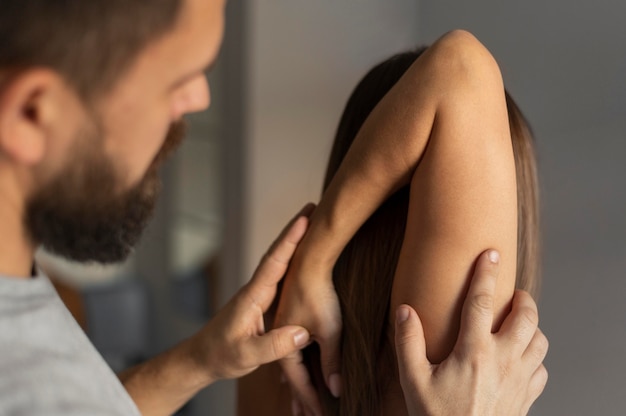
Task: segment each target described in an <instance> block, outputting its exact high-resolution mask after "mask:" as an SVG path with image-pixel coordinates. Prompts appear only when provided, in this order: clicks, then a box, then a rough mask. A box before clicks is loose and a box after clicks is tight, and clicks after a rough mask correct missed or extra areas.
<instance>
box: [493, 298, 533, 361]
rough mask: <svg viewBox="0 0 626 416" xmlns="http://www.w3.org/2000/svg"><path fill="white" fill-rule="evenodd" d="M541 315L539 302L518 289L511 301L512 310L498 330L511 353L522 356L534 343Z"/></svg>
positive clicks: (499, 335) (499, 336) (500, 337)
mask: <svg viewBox="0 0 626 416" xmlns="http://www.w3.org/2000/svg"><path fill="white" fill-rule="evenodd" d="M538 323H539V315H538V313H537V304H536V303H535V301H534V300H533V298H532V297H531V296H530V294H529V293H528V292H526V291H523V290H519V289H518V290H516V291H515V295H514V296H513V301H512V303H511V312H510V313H509V314H508V315H507V317H506V319H505V320H504V322H503V323H502V326H501V327H500V330H499V331H498V335H497V336H498V338H499V339H501V340H502V341H503V342H505V343H506V345H507V348H508V350H509V351H511V353H513V354H515V355H516V356H520V355H522V354H523V353H524V351H525V350H526V349H527V348H528V347H529V344H531V345H532V343H531V339H533V336H534V335H535V332H536V331H537V324H538Z"/></svg>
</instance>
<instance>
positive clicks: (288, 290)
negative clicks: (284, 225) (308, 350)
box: [275, 246, 342, 414]
mask: <svg viewBox="0 0 626 416" xmlns="http://www.w3.org/2000/svg"><path fill="white" fill-rule="evenodd" d="M302 248H303V246H300V247H299V248H298V251H297V252H296V255H295V256H294V259H293V261H292V263H291V265H290V266H289V271H288V272H287V276H286V277H285V281H284V286H283V289H282V293H281V296H280V302H279V304H278V309H277V312H276V321H275V326H284V325H299V326H302V327H304V328H306V329H307V330H308V331H309V333H310V334H311V340H313V341H316V342H317V343H318V344H319V347H320V351H321V363H322V372H323V374H324V379H325V380H326V385H327V386H328V388H329V390H330V391H331V393H332V394H333V395H334V396H335V397H339V394H340V393H341V378H340V375H339V371H340V361H339V359H340V341H341V329H342V323H341V322H342V321H341V309H340V306H339V299H338V298H337V294H336V293H335V287H334V285H333V281H332V269H330V268H329V267H328V266H323V265H320V264H307V262H306V258H305V257H303V256H306V250H304V251H302V250H301V249H302ZM280 363H281V366H282V368H283V372H284V374H285V376H286V378H287V380H288V381H289V383H290V385H291V388H292V391H293V393H294V394H295V396H296V397H295V398H294V400H296V401H299V402H300V404H301V405H303V406H304V407H305V408H306V409H307V410H308V411H312V412H314V413H315V414H321V406H320V403H319V398H318V397H317V393H316V392H315V389H314V388H313V386H312V384H311V382H310V378H309V374H308V372H307V369H306V367H305V366H304V364H303V362H302V354H301V352H300V351H298V352H297V353H294V354H291V355H289V356H288V357H286V358H284V359H282V360H281V361H280Z"/></svg>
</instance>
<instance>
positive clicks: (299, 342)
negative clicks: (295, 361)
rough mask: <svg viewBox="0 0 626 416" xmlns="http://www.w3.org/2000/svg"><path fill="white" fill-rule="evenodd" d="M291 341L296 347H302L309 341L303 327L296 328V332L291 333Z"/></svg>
mask: <svg viewBox="0 0 626 416" xmlns="http://www.w3.org/2000/svg"><path fill="white" fill-rule="evenodd" d="M293 342H294V343H295V344H296V347H303V346H304V345H305V344H306V343H307V342H309V333H308V332H307V331H306V330H304V329H298V330H297V331H296V333H295V334H293Z"/></svg>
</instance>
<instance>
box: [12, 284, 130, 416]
mask: <svg viewBox="0 0 626 416" xmlns="http://www.w3.org/2000/svg"><path fill="white" fill-rule="evenodd" d="M0 415H3V416H5V415H6V416H22V415H28V416H39V415H46V416H60V415H71V416H78V415H85V416H104V415H106V416H113V415H120V416H121V415H123V416H139V410H138V409H137V406H135V404H134V402H133V401H132V399H131V398H130V396H129V395H128V393H127V392H126V390H125V389H124V387H123V386H122V384H121V383H120V381H119V380H118V378H117V377H116V376H115V374H114V373H113V371H112V370H111V369H110V368H109V367H108V366H107V364H106V363H105V362H104V360H103V359H102V357H101V356H100V355H99V354H98V352H97V351H96V350H95V348H94V347H93V345H91V343H90V342H89V340H88V339H87V337H86V336H85V334H84V333H83V331H82V329H81V328H80V327H79V326H78V324H77V323H76V321H75V320H74V318H73V317H72V315H71V314H70V313H69V311H68V310H67V308H66V307H65V305H64V304H63V302H62V301H61V299H60V298H59V296H58V295H57V293H56V291H55V290H54V287H53V286H52V284H51V283H50V281H49V280H48V278H47V277H45V276H41V275H40V276H37V277H35V278H33V279H18V278H10V277H2V276H0Z"/></svg>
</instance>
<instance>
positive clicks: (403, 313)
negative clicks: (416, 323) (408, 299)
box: [396, 306, 410, 324]
mask: <svg viewBox="0 0 626 416" xmlns="http://www.w3.org/2000/svg"><path fill="white" fill-rule="evenodd" d="M409 314H410V311H409V308H407V307H406V306H401V307H399V308H398V311H397V312H396V322H398V323H399V324H401V323H402V322H404V321H406V320H407V319H409Z"/></svg>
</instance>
